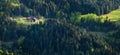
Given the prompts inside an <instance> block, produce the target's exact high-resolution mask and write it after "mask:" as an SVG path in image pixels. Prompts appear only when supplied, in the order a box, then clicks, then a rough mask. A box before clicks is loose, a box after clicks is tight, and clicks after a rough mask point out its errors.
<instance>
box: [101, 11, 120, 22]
mask: <svg viewBox="0 0 120 55" xmlns="http://www.w3.org/2000/svg"><path fill="white" fill-rule="evenodd" d="M102 17H104V18H105V17H108V18H109V19H110V20H111V21H117V22H118V21H120V9H117V10H114V11H112V12H110V13H108V14H105V15H102Z"/></svg>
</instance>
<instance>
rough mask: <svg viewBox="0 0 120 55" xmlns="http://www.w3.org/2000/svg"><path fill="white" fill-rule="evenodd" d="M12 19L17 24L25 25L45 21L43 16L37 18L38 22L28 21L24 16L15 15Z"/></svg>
mask: <svg viewBox="0 0 120 55" xmlns="http://www.w3.org/2000/svg"><path fill="white" fill-rule="evenodd" d="M11 19H12V18H11ZM12 20H13V21H16V22H17V23H18V24H25V25H32V24H39V22H41V23H42V24H43V23H44V22H45V19H44V18H41V19H39V22H28V21H27V20H26V17H16V18H15V19H12Z"/></svg>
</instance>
